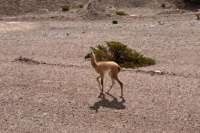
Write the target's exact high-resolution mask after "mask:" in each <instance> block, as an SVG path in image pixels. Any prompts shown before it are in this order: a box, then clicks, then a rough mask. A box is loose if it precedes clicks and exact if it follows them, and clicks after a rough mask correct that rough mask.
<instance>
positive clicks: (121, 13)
mask: <svg viewBox="0 0 200 133" xmlns="http://www.w3.org/2000/svg"><path fill="white" fill-rule="evenodd" d="M115 13H116V14H117V15H127V13H125V12H124V11H116V12H115Z"/></svg>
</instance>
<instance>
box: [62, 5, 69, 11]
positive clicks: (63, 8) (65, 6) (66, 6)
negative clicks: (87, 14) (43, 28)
mask: <svg viewBox="0 0 200 133" xmlns="http://www.w3.org/2000/svg"><path fill="white" fill-rule="evenodd" d="M61 8H62V10H63V11H69V9H70V6H68V5H64V6H61Z"/></svg>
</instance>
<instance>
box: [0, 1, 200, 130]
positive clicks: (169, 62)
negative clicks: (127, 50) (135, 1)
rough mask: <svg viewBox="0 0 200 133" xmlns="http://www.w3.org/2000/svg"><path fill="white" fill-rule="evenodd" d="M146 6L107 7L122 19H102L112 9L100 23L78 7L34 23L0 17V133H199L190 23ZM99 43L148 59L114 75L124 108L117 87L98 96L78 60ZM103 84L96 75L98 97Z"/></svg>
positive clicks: (194, 23)
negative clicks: (150, 60)
mask: <svg viewBox="0 0 200 133" xmlns="http://www.w3.org/2000/svg"><path fill="white" fill-rule="evenodd" d="M49 1H50V0H49ZM84 2H85V3H87V5H89V3H88V2H87V1H84ZM104 2H105V1H104ZM155 2H156V1H155ZM104 4H105V3H104ZM111 4H112V3H111ZM111 4H110V5H111ZM125 4H126V3H125ZM152 5H153V4H152V3H150V2H149V3H148V6H144V7H143V6H142V7H141V8H140V7H138V6H136V7H134V8H130V7H129V6H127V8H122V7H120V6H119V5H117V6H116V9H121V10H124V11H126V12H127V13H128V15H126V16H117V15H115V14H114V13H112V12H113V11H114V10H116V9H114V7H113V8H112V9H111V10H109V11H108V10H106V9H107V8H105V11H108V12H105V13H104V14H103V15H102V14H101V13H94V12H92V11H88V10H89V9H87V8H86V7H84V8H83V10H84V11H83V12H84V13H83V14H82V13H80V10H81V9H71V10H70V11H69V12H62V11H60V10H56V9H55V10H53V11H49V10H48V11H47V10H44V9H43V10H40V11H42V12H43V11H44V12H43V13H42V14H40V13H39V14H38V13H35V12H34V13H32V12H31V13H25V11H24V12H20V13H19V14H12V13H11V12H9V10H6V9H5V10H6V11H8V12H9V13H7V14H3V15H1V20H0V132H1V133H28V132H30V133H199V132H200V69H199V68H200V36H199V35H200V30H199V29H200V20H197V19H196V16H195V15H194V12H193V11H191V10H185V9H178V8H176V7H175V5H173V4H168V3H167V8H166V9H162V8H160V7H159V6H157V8H155V9H154V8H152ZM158 5H159V4H158ZM168 5H170V6H169V7H168ZM123 6H124V5H123ZM154 6H155V5H154ZM91 7H92V6H91ZM148 7H151V8H148ZM99 11H101V10H100V9H99ZM1 13H2V11H1ZM93 13H94V14H93ZM90 15H91V16H90ZM112 20H117V21H118V24H112ZM105 41H119V42H122V43H124V44H126V45H128V46H129V47H131V48H132V49H135V50H136V51H138V52H141V53H142V54H143V55H145V56H147V57H151V58H154V59H155V60H156V65H153V66H148V67H142V68H137V69H125V68H123V69H122V71H121V72H120V74H119V77H120V79H121V80H122V81H123V83H124V99H121V98H119V96H120V87H119V85H118V84H116V85H115V86H114V87H113V89H112V90H111V92H110V94H105V95H104V96H102V97H98V96H99V93H100V90H99V86H98V83H97V81H96V77H97V76H98V74H97V73H95V71H94V70H93V68H92V67H91V65H90V60H85V59H84V57H85V55H87V54H88V53H89V52H90V51H91V50H90V47H91V46H95V45H98V44H105ZM155 71H158V73H157V72H156V73H155ZM159 72H160V73H159ZM110 85H111V80H110V78H109V77H108V76H106V77H105V90H108V89H109V86H110Z"/></svg>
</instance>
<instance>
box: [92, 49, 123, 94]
mask: <svg viewBox="0 0 200 133" xmlns="http://www.w3.org/2000/svg"><path fill="white" fill-rule="evenodd" d="M91 65H92V67H93V68H94V69H95V71H96V72H97V73H99V74H100V75H99V76H98V77H97V82H98V84H99V87H100V91H101V93H103V92H104V86H103V80H104V76H105V74H106V73H108V74H109V76H110V78H111V81H112V85H111V87H110V89H109V90H108V91H107V93H109V91H110V90H111V89H112V87H113V86H114V85H115V80H116V81H117V82H118V83H119V85H120V87H121V96H120V97H121V98H123V83H122V81H121V80H120V79H119V78H118V73H119V72H120V70H121V67H120V66H119V65H118V64H117V63H116V62H114V61H101V62H97V61H96V57H95V55H94V53H91ZM99 78H101V82H100V81H99Z"/></svg>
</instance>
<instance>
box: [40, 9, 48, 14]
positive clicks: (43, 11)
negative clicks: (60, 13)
mask: <svg viewBox="0 0 200 133" xmlns="http://www.w3.org/2000/svg"><path fill="white" fill-rule="evenodd" d="M47 13H49V10H48V9H40V10H39V11H38V14H47Z"/></svg>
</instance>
